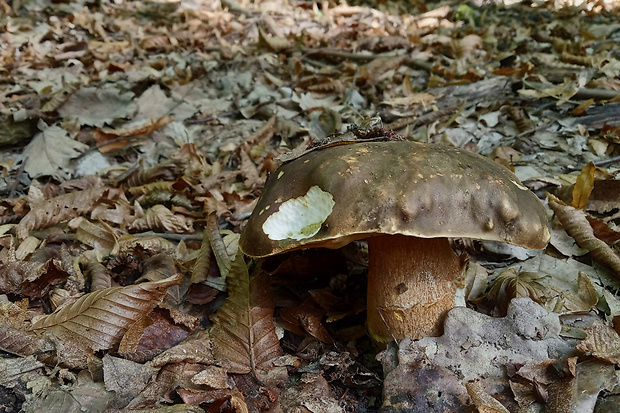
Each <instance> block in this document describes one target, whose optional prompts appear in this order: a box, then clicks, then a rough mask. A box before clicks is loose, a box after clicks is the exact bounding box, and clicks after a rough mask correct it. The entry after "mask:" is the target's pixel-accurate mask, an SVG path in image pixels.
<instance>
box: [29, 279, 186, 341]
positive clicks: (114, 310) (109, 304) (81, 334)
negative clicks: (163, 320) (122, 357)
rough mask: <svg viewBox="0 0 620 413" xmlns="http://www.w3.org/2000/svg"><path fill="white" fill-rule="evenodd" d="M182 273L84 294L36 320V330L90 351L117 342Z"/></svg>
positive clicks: (33, 326)
mask: <svg viewBox="0 0 620 413" xmlns="http://www.w3.org/2000/svg"><path fill="white" fill-rule="evenodd" d="M181 279H182V276H181V275H177V276H174V277H170V278H167V279H165V280H162V281H156V282H146V283H142V284H136V285H130V286H127V287H111V288H108V289H105V290H101V291H97V292H93V293H90V294H86V295H84V296H82V297H81V298H80V299H79V300H77V301H76V302H74V303H73V304H71V305H68V306H66V307H63V308H62V309H60V310H59V311H57V312H55V313H52V314H50V315H47V316H44V317H42V318H40V319H38V320H37V321H35V322H34V323H33V325H32V327H31V328H30V329H31V331H34V332H36V333H39V334H41V333H43V332H51V333H53V334H54V335H55V336H56V337H58V338H59V339H62V340H66V341H68V342H72V343H73V344H74V345H75V346H77V347H79V348H84V349H87V350H89V351H98V350H105V349H109V348H112V347H114V346H115V345H117V344H118V343H119V342H120V340H121V338H122V337H123V335H124V334H125V332H126V331H127V330H128V329H129V327H131V325H132V324H133V323H135V322H136V321H138V320H139V319H140V318H142V317H143V316H144V315H146V314H148V313H149V312H150V311H151V310H152V309H153V308H154V307H155V306H156V305H157V304H158V303H159V302H160V301H161V300H162V299H163V298H164V296H165V294H166V291H167V290H168V287H170V286H173V285H176V284H178V283H179V282H180V281H181Z"/></svg>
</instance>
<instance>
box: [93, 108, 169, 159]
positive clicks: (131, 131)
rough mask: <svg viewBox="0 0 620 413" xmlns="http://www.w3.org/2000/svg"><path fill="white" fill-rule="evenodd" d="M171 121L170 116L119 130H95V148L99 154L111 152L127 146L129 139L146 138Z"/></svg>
mask: <svg viewBox="0 0 620 413" xmlns="http://www.w3.org/2000/svg"><path fill="white" fill-rule="evenodd" d="M173 120H174V119H173V118H172V117H170V116H164V117H161V118H158V119H147V120H143V121H139V122H138V123H137V124H132V125H129V126H127V127H125V128H121V129H110V128H103V129H96V130H95V131H94V132H93V138H95V142H96V143H97V148H98V149H99V151H100V152H101V153H108V152H113V151H116V150H119V149H122V148H124V147H125V146H127V145H128V144H129V143H130V142H131V139H130V138H138V137H145V136H148V135H150V134H151V133H153V132H154V131H156V130H157V129H159V128H162V127H164V126H165V125H167V124H168V123H170V122H172V121H173Z"/></svg>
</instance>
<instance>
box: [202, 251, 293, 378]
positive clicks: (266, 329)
mask: <svg viewBox="0 0 620 413" xmlns="http://www.w3.org/2000/svg"><path fill="white" fill-rule="evenodd" d="M266 277H267V276H266V274H264V273H259V274H258V275H255V276H253V277H251V278H250V275H249V273H248V269H247V267H246V264H245V261H244V259H243V254H241V253H239V254H238V255H237V258H236V259H235V260H234V261H233V262H232V266H231V268H230V273H229V275H228V277H227V278H226V283H227V285H228V298H227V299H226V302H225V303H224V305H223V306H222V307H220V308H219V310H218V311H217V313H215V315H213V316H212V319H213V323H214V325H213V328H212V329H211V332H210V335H211V338H212V340H213V346H214V347H213V353H214V354H215V356H216V357H218V358H220V359H225V360H228V362H229V363H230V366H227V368H228V370H229V371H230V372H233V373H239V374H245V373H250V372H252V373H253V374H255V375H258V374H259V371H258V370H270V369H271V368H272V367H273V360H274V359H275V358H276V357H279V356H280V355H282V350H281V348H280V342H279V340H278V337H277V335H276V332H275V326H274V323H273V309H274V305H273V303H272V298H271V293H270V291H269V282H268V281H267V279H266Z"/></svg>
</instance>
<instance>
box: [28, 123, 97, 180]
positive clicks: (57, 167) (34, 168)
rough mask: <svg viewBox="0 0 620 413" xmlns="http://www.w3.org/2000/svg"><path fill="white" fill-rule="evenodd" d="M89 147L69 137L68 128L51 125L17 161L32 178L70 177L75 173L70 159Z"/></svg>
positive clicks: (32, 142) (40, 133)
mask: <svg viewBox="0 0 620 413" xmlns="http://www.w3.org/2000/svg"><path fill="white" fill-rule="evenodd" d="M87 149H88V145H85V144H83V143H81V142H78V141H76V140H74V139H71V138H70V137H69V134H68V133H67V131H66V130H64V129H62V128H60V127H58V126H50V127H49V128H45V129H44V130H42V131H41V132H39V133H37V134H36V135H35V137H34V138H33V139H32V140H31V141H30V143H29V144H28V145H27V146H26V147H25V148H24V150H23V152H22V153H21V155H20V156H18V158H17V161H18V162H22V163H23V168H24V171H26V173H28V175H30V177H32V178H36V177H39V176H48V175H49V176H53V177H55V178H57V179H60V178H64V179H68V178H69V177H70V176H71V173H73V168H71V165H70V161H71V160H72V159H74V158H77V157H78V156H79V155H80V154H81V153H82V152H84V151H86V150H87Z"/></svg>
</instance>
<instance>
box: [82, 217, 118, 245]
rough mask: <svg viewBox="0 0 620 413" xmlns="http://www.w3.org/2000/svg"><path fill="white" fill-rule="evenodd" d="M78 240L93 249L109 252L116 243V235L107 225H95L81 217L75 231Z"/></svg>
mask: <svg viewBox="0 0 620 413" xmlns="http://www.w3.org/2000/svg"><path fill="white" fill-rule="evenodd" d="M76 237H77V239H78V241H80V242H81V243H83V244H86V245H88V246H89V247H91V248H93V249H101V250H104V251H106V252H109V251H111V250H112V248H114V245H115V244H116V236H115V235H114V232H113V231H112V230H111V229H110V227H108V226H107V225H105V224H103V225H101V224H100V225H97V224H93V223H92V222H90V221H88V220H87V219H82V221H81V222H80V225H79V226H78V228H77V231H76Z"/></svg>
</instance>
